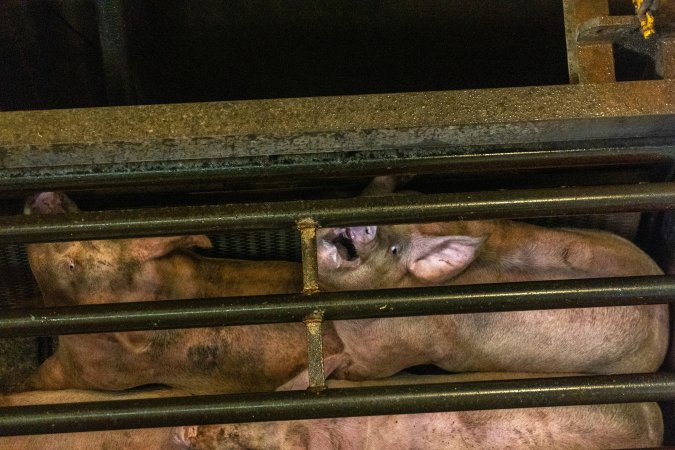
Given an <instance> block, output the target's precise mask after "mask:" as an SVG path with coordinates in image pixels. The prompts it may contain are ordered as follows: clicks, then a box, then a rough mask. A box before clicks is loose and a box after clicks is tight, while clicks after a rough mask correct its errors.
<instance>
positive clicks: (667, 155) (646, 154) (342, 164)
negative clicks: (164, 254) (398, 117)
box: [0, 137, 675, 193]
mask: <svg viewBox="0 0 675 450" xmlns="http://www.w3.org/2000/svg"><path fill="white" fill-rule="evenodd" d="M645 140H646V141H647V142H643V141H645ZM659 140H660V139H659V138H653V137H649V138H640V139H627V141H628V142H629V143H632V145H628V147H606V148H585V149H569V150H554V149H550V150H549V149H547V150H545V151H536V150H531V149H527V148H524V147H523V146H519V148H518V150H517V151H514V150H513V149H511V150H507V149H501V150H496V149H494V148H482V147H478V148H476V147H462V146H460V147H449V146H443V147H440V148H439V147H437V146H432V147H429V146H425V147H414V148H405V149H397V150H382V151H378V152H376V153H372V152H367V151H366V152H358V151H349V152H344V153H321V154H315V155H297V154H293V155H284V157H283V163H282V162H280V161H279V160H278V158H277V157H276V156H267V157H266V156H261V157H251V158H228V159H223V160H219V161H218V160H215V159H212V160H204V159H193V160H190V161H180V162H173V161H150V162H148V161H145V162H138V163H136V164H132V163H127V164H120V165H112V164H111V165H85V166H81V165H79V166H64V167H58V166H49V167H35V168H32V169H30V168H20V169H12V170H5V171H3V170H2V169H1V168H0V192H2V193H9V192H23V193H26V192H32V191H37V190H72V189H83V188H97V189H101V188H111V187H117V188H120V187H137V186H158V185H159V186H166V180H167V177H170V179H171V180H172V183H174V184H177V183H195V184H197V185H199V186H209V185H215V186H217V187H218V186H222V183H223V182H224V181H227V182H233V181H245V182H250V181H251V180H252V179H263V180H264V179H270V178H274V179H277V180H278V179H280V178H284V177H286V178H294V177H298V176H305V177H309V176H316V175H321V174H323V175H328V174H329V175H330V176H343V177H346V176H351V177H354V176H374V175H377V174H381V173H385V172H386V173H388V174H397V173H415V174H424V173H466V172H470V171H473V172H480V173H498V172H501V173H504V172H506V171H509V170H528V171H534V170H543V169H558V170H559V169H565V168H567V169H569V168H578V167H582V168H585V169H589V168H594V167H618V166H640V165H641V166H644V165H650V166H655V165H657V164H670V163H671V162H672V159H673V158H672V157H673V154H675V145H673V144H672V141H673V139H672V138H661V140H663V141H664V142H663V143H662V144H663V145H654V144H655V141H659ZM3 173H5V174H6V176H2V174H3Z"/></svg>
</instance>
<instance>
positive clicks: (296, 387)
mask: <svg viewBox="0 0 675 450" xmlns="http://www.w3.org/2000/svg"><path fill="white" fill-rule="evenodd" d="M347 363H348V356H347V355H345V354H344V353H341V354H339V355H331V356H328V357H325V358H324V359H323V373H324V376H325V377H326V378H328V377H329V376H330V375H331V374H332V373H333V372H335V371H336V370H337V369H338V368H340V367H344V366H345V365H347ZM307 388H309V370H308V369H305V370H303V371H302V372H300V373H299V374H297V375H296V376H295V377H293V378H291V379H290V380H289V381H287V382H286V383H284V384H282V385H281V386H279V387H278V388H277V389H276V390H277V391H301V390H304V389H307Z"/></svg>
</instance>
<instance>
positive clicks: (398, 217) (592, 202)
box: [0, 183, 675, 243]
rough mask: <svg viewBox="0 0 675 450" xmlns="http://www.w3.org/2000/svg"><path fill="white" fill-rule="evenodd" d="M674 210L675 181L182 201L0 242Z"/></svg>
mask: <svg viewBox="0 0 675 450" xmlns="http://www.w3.org/2000/svg"><path fill="white" fill-rule="evenodd" d="M673 208H675V183H652V184H638V185H615V186H588V187H570V188H554V189H538V190H535V189H531V190H512V191H497V192H476V193H459V194H428V195H422V194H417V195H397V196H389V197H357V198H349V199H332V200H307V201H304V200H303V201H289V202H267V203H242V204H229V205H218V206H185V207H173V208H156V209H147V210H142V211H139V210H119V211H104V212H82V213H76V214H59V215H32V216H11V217H3V218H2V221H1V222H0V243H16V242H48V241H63V240H82V239H102V238H121V237H132V236H137V237H140V236H155V235H176V234H190V233H209V232H222V231H225V230H260V229H269V228H283V227H293V226H295V224H296V220H297V219H298V218H302V217H313V218H314V219H315V220H316V221H317V222H319V224H320V225H321V226H323V227H331V226H350V225H364V224H388V223H408V222H432V221H437V220H477V219H489V218H509V219H515V218H523V217H547V216H560V215H567V214H597V213H601V212H633V211H656V210H666V209H673Z"/></svg>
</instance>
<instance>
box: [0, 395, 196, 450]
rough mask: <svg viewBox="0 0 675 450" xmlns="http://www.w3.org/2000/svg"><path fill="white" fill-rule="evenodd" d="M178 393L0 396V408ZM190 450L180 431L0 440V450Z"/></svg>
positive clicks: (44, 436)
mask: <svg viewBox="0 0 675 450" xmlns="http://www.w3.org/2000/svg"><path fill="white" fill-rule="evenodd" d="M184 395H187V394H185V393H182V392H180V391H178V390H172V391H170V390H166V389H165V390H158V391H153V392H135V393H134V392H124V393H110V392H95V391H79V390H62V391H33V392H24V393H21V394H12V395H6V396H0V406H2V407H9V406H24V405H46V404H59V403H74V402H93V401H113V400H132V399H139V398H158V397H178V396H184ZM34 449H39V450H96V449H100V450H104V449H105V450H189V449H190V447H189V445H188V444H187V443H186V441H185V439H184V432H183V429H182V428H180V427H178V428H171V427H166V428H142V429H136V430H111V431H88V432H79V433H62V434H43V435H35V436H11V437H0V450H34Z"/></svg>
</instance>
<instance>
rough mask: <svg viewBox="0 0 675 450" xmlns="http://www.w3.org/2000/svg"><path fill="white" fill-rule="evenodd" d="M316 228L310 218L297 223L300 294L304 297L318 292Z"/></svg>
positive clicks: (314, 222)
mask: <svg viewBox="0 0 675 450" xmlns="http://www.w3.org/2000/svg"><path fill="white" fill-rule="evenodd" d="M317 226H318V224H317V223H316V221H315V220H313V219H310V218H304V219H300V220H298V221H297V227H298V230H299V231H300V245H301V254H302V293H303V294H306V295H312V294H315V293H317V292H319V281H318V280H319V272H318V264H317V260H316V227H317Z"/></svg>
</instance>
